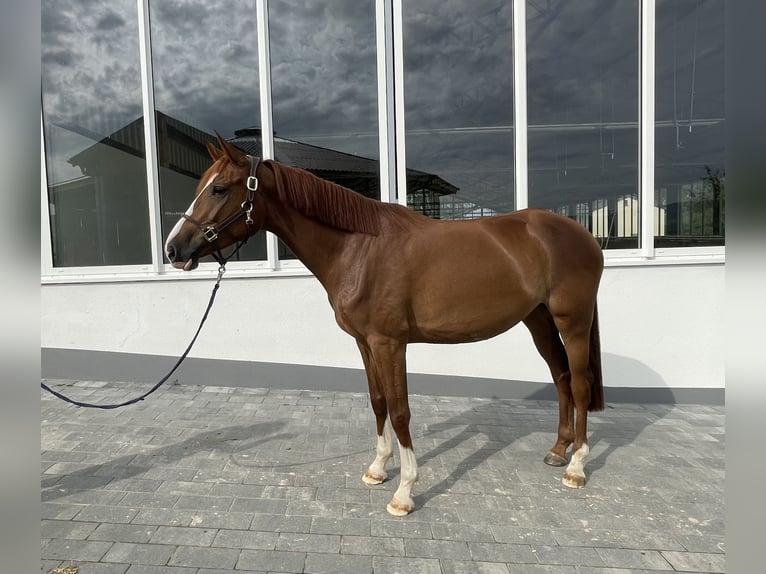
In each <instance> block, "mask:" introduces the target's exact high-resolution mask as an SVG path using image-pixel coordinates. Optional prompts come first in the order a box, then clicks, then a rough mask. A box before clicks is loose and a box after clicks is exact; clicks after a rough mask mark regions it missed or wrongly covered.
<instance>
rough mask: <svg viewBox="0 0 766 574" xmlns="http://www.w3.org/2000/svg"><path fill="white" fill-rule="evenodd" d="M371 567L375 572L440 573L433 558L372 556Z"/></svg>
mask: <svg viewBox="0 0 766 574" xmlns="http://www.w3.org/2000/svg"><path fill="white" fill-rule="evenodd" d="M372 567H373V571H374V572H375V574H441V572H442V569H441V565H440V564H439V561H438V560H437V559H435V558H395V557H389V556H374V557H373V559H372Z"/></svg>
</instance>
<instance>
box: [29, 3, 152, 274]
mask: <svg viewBox="0 0 766 574" xmlns="http://www.w3.org/2000/svg"><path fill="white" fill-rule="evenodd" d="M41 47H42V108H43V130H44V138H45V151H46V153H45V160H46V170H47V176H48V201H49V207H50V217H51V243H52V250H53V265H54V266H56V267H70V266H102V265H130V264H146V263H151V248H150V236H149V201H148V195H147V183H146V162H145V156H146V154H145V148H144V126H143V112H142V107H141V80H140V78H141V74H140V63H139V51H138V24H137V13H136V3H135V1H132V0H115V1H114V2H108V3H104V2H95V1H82V2H57V1H54V0H43V3H42V46H41Z"/></svg>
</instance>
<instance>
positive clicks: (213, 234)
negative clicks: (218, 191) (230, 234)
mask: <svg viewBox="0 0 766 574" xmlns="http://www.w3.org/2000/svg"><path fill="white" fill-rule="evenodd" d="M246 157H247V159H248V161H249V162H250V175H249V176H248V178H247V181H246V182H245V187H246V188H247V191H246V193H245V200H244V201H243V202H242V203H241V204H240V205H239V209H238V210H237V211H235V212H234V213H232V214H231V215H230V216H229V217H227V218H226V219H224V220H223V221H222V222H221V223H219V224H215V223H208V224H204V223H201V222H199V221H197V220H196V219H194V218H193V217H192V216H191V215H188V214H186V213H184V214H183V216H182V217H183V218H184V219H186V221H188V222H190V223H191V224H193V225H195V226H196V227H198V228H199V230H200V231H201V232H202V235H203V236H204V237H205V239H206V240H207V242H208V243H212V244H215V242H216V241H217V240H218V236H219V235H220V233H221V232H222V231H223V230H224V229H226V228H227V227H229V226H230V225H231V224H232V223H234V222H235V221H237V220H238V219H239V218H240V217H242V216H245V223H246V224H247V228H248V232H247V235H246V236H245V239H244V240H243V241H240V242H239V243H238V245H237V247H236V249H234V251H233V252H232V253H231V254H230V255H229V256H228V257H223V255H222V254H221V250H220V249H216V251H215V253H214V254H213V257H215V259H216V261H218V263H220V264H221V265H222V266H223V265H226V262H227V261H228V260H229V259H231V258H232V257H233V256H234V254H235V253H237V251H239V250H240V249H241V248H242V246H243V245H244V244H245V243H247V240H248V239H250V237H252V236H253V235H255V233H256V232H257V231H258V230H257V229H255V230H253V223H254V222H253V218H252V212H253V200H254V199H255V192H256V191H257V189H258V178H257V177H255V171H256V170H257V169H258V163H259V162H260V161H261V160H260V158H258V157H255V156H252V155H248V156H246Z"/></svg>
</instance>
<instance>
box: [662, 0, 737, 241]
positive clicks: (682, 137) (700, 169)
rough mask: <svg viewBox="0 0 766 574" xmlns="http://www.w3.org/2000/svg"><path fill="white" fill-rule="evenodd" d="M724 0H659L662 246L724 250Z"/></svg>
mask: <svg viewBox="0 0 766 574" xmlns="http://www.w3.org/2000/svg"><path fill="white" fill-rule="evenodd" d="M724 24H725V17H724V2H723V0H672V1H670V0H659V1H658V2H657V24H656V37H657V47H656V63H655V66H656V70H657V76H656V80H655V89H656V98H655V120H656V127H655V132H654V133H655V153H654V159H655V179H654V181H655V192H654V193H655V224H654V234H655V238H654V243H655V246H656V247H676V246H684V247H685V246H699V245H723V244H724V231H725V227H724V212H725V209H724V207H725V203H724V200H725V194H724V187H725V186H724V184H725V171H724V165H725V164H724V161H725V156H726V132H725V129H726V125H725V120H724V116H725V107H724V93H725V85H726V82H725V77H724V57H725V56H724V47H725V42H724V27H725V26H724Z"/></svg>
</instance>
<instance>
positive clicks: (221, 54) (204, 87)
mask: <svg viewBox="0 0 766 574" xmlns="http://www.w3.org/2000/svg"><path fill="white" fill-rule="evenodd" d="M149 8H150V21H151V32H152V64H153V71H154V105H155V110H156V113H155V117H156V121H157V150H158V156H159V165H160V172H159V178H160V200H161V209H162V236H163V238H164V237H166V236H167V234H168V233H169V232H170V230H171V229H172V228H173V226H174V225H175V223H176V222H177V221H178V218H179V217H180V216H181V215H182V214H183V213H184V212H185V211H186V209H187V208H188V207H189V204H190V203H191V202H192V200H193V199H194V192H195V189H196V186H197V183H198V181H199V179H200V177H201V176H202V174H203V173H204V171H205V170H206V169H207V168H208V167H210V165H211V164H212V159H211V158H210V155H209V154H208V152H207V149H206V148H205V142H206V141H212V142H215V141H216V138H215V132H216V131H217V132H218V133H220V134H221V135H222V136H223V137H224V138H226V139H228V140H230V141H232V142H233V143H234V144H236V145H237V146H238V147H240V148H241V149H242V150H243V151H245V152H247V153H249V154H251V155H254V156H258V157H260V156H261V149H262V147H261V138H260V129H259V126H260V123H261V120H260V95H259V91H258V41H257V28H256V11H255V7H254V6H253V3H252V2H251V1H247V0H232V1H230V2H227V4H226V8H225V9H221V6H220V5H218V4H215V3H205V2H188V1H184V0H157V1H154V2H151V3H150V5H149ZM216 145H218V144H217V143H216ZM265 236H266V234H265V232H259V233H257V234H256V235H255V236H254V237H253V238H252V239H250V241H249V242H248V243H247V244H246V245H245V247H243V248H242V249H241V250H240V251H239V252H238V253H237V254H236V255H235V257H234V259H233V260H234V261H242V260H250V261H252V260H264V259H266V241H265ZM226 253H228V251H226ZM203 261H213V258H212V257H206V258H205V259H203Z"/></svg>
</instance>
